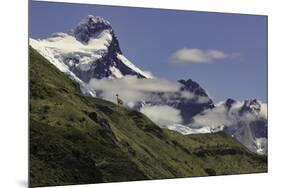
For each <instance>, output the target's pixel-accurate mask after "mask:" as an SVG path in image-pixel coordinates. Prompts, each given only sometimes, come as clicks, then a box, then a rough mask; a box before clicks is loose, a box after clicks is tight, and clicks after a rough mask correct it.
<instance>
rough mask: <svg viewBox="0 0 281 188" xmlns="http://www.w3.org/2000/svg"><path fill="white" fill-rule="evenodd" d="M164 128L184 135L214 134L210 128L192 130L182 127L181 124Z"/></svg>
mask: <svg viewBox="0 0 281 188" xmlns="http://www.w3.org/2000/svg"><path fill="white" fill-rule="evenodd" d="M163 128H167V129H169V130H172V131H176V132H179V133H181V134H183V135H190V134H206V133H212V132H213V131H212V130H211V129H210V128H209V127H202V128H192V127H188V126H185V125H181V124H172V125H166V126H164V127H163Z"/></svg>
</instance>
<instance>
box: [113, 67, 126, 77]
mask: <svg viewBox="0 0 281 188" xmlns="http://www.w3.org/2000/svg"><path fill="white" fill-rule="evenodd" d="M109 70H110V71H111V73H112V75H113V76H114V78H123V77H124V75H123V74H122V73H121V72H120V70H119V69H117V68H116V67H114V66H111V67H109Z"/></svg>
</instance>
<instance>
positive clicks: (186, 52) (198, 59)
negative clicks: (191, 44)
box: [171, 48, 231, 64]
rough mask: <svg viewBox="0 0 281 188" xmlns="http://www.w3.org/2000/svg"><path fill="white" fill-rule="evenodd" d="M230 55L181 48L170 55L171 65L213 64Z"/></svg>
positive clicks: (220, 52) (218, 51)
mask: <svg viewBox="0 0 281 188" xmlns="http://www.w3.org/2000/svg"><path fill="white" fill-rule="evenodd" d="M230 56H231V55H229V54H227V53H225V52H223V51H220V50H202V49H197V48H182V49H179V50H177V51H176V52H174V53H173V54H172V55H171V62H172V63H198V64H200V63H213V62H214V60H219V59H225V58H228V57H230Z"/></svg>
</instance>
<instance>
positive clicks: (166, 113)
mask: <svg viewBox="0 0 281 188" xmlns="http://www.w3.org/2000/svg"><path fill="white" fill-rule="evenodd" d="M140 111H141V112H142V113H144V114H145V115H147V116H148V117H149V118H150V119H151V120H152V121H153V122H154V123H156V124H157V125H158V126H160V127H163V126H166V125H171V124H180V123H182V117H181V115H180V111H179V110H177V109H175V108H172V107H170V106H167V105H158V106H144V107H142V108H141V109H140Z"/></svg>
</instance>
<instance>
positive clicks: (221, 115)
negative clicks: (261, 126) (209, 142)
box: [192, 101, 267, 128]
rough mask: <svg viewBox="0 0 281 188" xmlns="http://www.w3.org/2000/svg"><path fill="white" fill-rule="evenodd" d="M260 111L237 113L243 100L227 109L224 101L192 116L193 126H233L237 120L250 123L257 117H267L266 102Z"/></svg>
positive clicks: (262, 104)
mask: <svg viewBox="0 0 281 188" xmlns="http://www.w3.org/2000/svg"><path fill="white" fill-rule="evenodd" d="M259 102H260V104H261V108H260V111H259V112H257V113H250V112H247V113H244V114H243V115H241V114H239V110H240V109H241V108H242V106H243V104H244V102H241V101H236V103H234V104H233V105H232V107H231V108H230V109H229V111H227V109H226V107H225V105H224V102H220V103H218V104H217V105H216V107H215V108H213V109H208V110H205V111H204V112H203V113H202V114H199V115H196V116H195V117H194V118H193V123H192V125H193V126H196V127H210V128H217V127H220V126H233V125H237V124H238V123H239V122H243V123H246V124H247V123H250V122H253V121H255V120H257V119H259V118H265V119H267V104H265V103H262V102H261V101H259Z"/></svg>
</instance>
